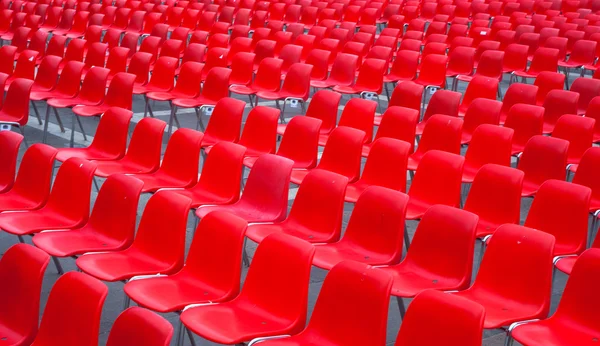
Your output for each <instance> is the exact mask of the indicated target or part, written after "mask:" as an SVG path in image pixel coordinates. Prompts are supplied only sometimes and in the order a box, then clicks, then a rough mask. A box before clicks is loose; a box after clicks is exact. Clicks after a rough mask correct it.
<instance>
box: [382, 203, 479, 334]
mask: <svg viewBox="0 0 600 346" xmlns="http://www.w3.org/2000/svg"><path fill="white" fill-rule="evenodd" d="M477 219H478V217H477V215H476V214H472V213H469V212H466V211H463V210H460V209H456V208H452V207H449V206H445V205H434V206H432V207H431V208H429V209H428V210H427V211H426V212H425V214H424V215H423V218H422V220H421V221H420V222H419V225H418V226H417V230H416V232H415V235H414V239H413V243H412V247H411V249H410V251H408V253H407V254H406V257H405V258H404V260H403V261H402V262H400V263H399V264H396V265H393V266H389V267H382V268H381V269H382V270H383V271H385V272H386V273H389V274H391V276H392V278H393V279H394V280H393V284H392V289H391V293H392V295H393V296H396V298H397V299H398V304H399V307H400V309H402V310H401V314H402V318H404V303H403V302H402V300H401V299H402V298H413V297H415V296H417V295H418V294H419V293H421V292H423V291H425V290H428V289H435V290H441V291H449V290H463V289H466V288H468V287H469V283H470V282H471V272H472V268H473V252H474V244H475V229H476V228H477ZM409 311H410V310H409ZM407 322H408V320H407Z"/></svg>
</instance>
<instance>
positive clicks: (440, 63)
mask: <svg viewBox="0 0 600 346" xmlns="http://www.w3.org/2000/svg"><path fill="white" fill-rule="evenodd" d="M447 62H448V57H447V56H445V55H440V54H430V55H428V56H426V57H425V58H423V60H422V61H421V65H420V70H421V73H419V76H418V77H417V80H418V81H420V83H422V84H427V85H431V86H436V87H439V88H443V87H444V86H445V85H446V64H447Z"/></svg>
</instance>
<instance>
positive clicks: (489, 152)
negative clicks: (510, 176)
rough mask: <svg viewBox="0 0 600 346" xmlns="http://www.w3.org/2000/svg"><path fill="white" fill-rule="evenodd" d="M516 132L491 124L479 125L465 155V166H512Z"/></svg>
mask: <svg viewBox="0 0 600 346" xmlns="http://www.w3.org/2000/svg"><path fill="white" fill-rule="evenodd" d="M513 135H514V130H513V129H511V128H507V127H500V126H496V125H491V124H482V125H479V126H478V127H477V128H476V129H475V131H473V137H472V139H471V142H470V144H469V148H468V150H467V153H466V155H465V164H468V165H471V166H473V167H481V166H483V165H484V164H487V163H494V164H498V165H502V166H510V159H511V157H510V156H511V152H512V138H513Z"/></svg>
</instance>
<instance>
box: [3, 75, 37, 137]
mask: <svg viewBox="0 0 600 346" xmlns="http://www.w3.org/2000/svg"><path fill="white" fill-rule="evenodd" d="M32 85H33V80H29V79H23V78H17V79H15V80H14V81H13V83H11V86H10V87H9V88H8V92H7V93H6V98H5V101H4V104H3V105H2V109H0V124H6V125H10V126H14V127H17V128H18V129H19V130H20V131H21V134H23V136H24V135H25V132H24V127H25V125H26V124H27V121H28V120H29V101H30V97H29V94H30V93H31V88H32ZM25 145H27V141H26V140H25Z"/></svg>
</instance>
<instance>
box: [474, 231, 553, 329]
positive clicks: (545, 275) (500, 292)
mask: <svg viewBox="0 0 600 346" xmlns="http://www.w3.org/2000/svg"><path fill="white" fill-rule="evenodd" d="M554 243H555V240H554V237H553V236H552V235H550V234H548V233H545V232H542V231H538V230H535V229H532V228H528V227H524V226H519V225H514V224H504V225H502V226H500V227H498V229H497V230H496V232H494V235H493V236H492V238H491V239H490V241H489V243H488V247H487V249H486V251H485V255H484V256H483V260H482V261H481V266H480V267H479V272H478V274H477V277H476V278H475V281H474V282H473V285H472V286H471V288H469V291H473V292H477V291H478V290H482V291H486V292H489V293H488V294H494V296H497V297H503V298H504V299H510V300H511V301H512V302H514V303H518V304H526V305H527V306H530V307H532V306H536V307H538V308H539V310H538V312H539V317H540V318H543V317H545V316H546V315H547V314H548V310H549V309H550V293H551V286H552V267H553V265H552V258H553V254H552V251H553V249H554ZM523 263H527V265H523ZM506 268H511V270H509V271H507V272H506V275H503V276H502V279H501V281H499V280H498V279H499V278H498V270H503V269H506Z"/></svg>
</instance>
